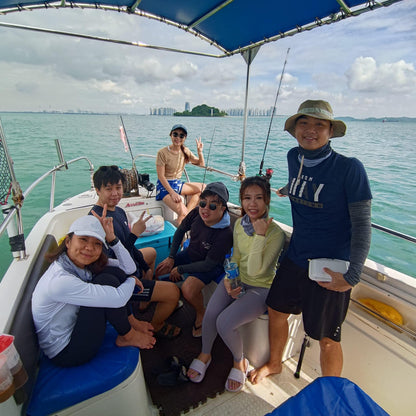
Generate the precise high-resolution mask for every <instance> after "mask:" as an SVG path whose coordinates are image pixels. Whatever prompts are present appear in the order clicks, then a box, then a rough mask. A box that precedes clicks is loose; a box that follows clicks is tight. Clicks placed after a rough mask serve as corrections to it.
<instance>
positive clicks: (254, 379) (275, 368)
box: [248, 362, 282, 384]
mask: <svg viewBox="0 0 416 416" xmlns="http://www.w3.org/2000/svg"><path fill="white" fill-rule="evenodd" d="M281 372H282V363H279V364H277V365H275V364H272V363H269V362H267V363H266V364H264V365H262V366H261V367H260V368H255V369H254V370H251V371H250V373H249V375H248V379H249V380H250V381H251V383H252V384H257V383H259V382H260V381H262V380H263V379H264V378H265V377H267V376H270V375H271V374H280V373H281Z"/></svg>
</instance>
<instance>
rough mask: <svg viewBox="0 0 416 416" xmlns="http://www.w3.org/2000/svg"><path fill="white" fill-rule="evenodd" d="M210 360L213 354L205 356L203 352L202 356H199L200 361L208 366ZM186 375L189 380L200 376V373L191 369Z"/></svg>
mask: <svg viewBox="0 0 416 416" xmlns="http://www.w3.org/2000/svg"><path fill="white" fill-rule="evenodd" d="M210 359H211V354H204V353H203V352H201V354H199V355H198V360H199V361H202V362H203V363H204V364H206V363H207V362H208V361H209V360H210ZM186 375H187V376H188V377H189V378H194V377H197V376H199V373H198V371H196V370H193V369H192V368H190V369H189V370H188V372H187V373H186Z"/></svg>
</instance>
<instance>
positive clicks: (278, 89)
mask: <svg viewBox="0 0 416 416" xmlns="http://www.w3.org/2000/svg"><path fill="white" fill-rule="evenodd" d="M289 51H290V48H287V52H286V59H285V63H284V64H283V69H282V74H281V75H280V81H279V87H278V88H277V92H276V98H275V100H274V106H273V111H272V117H271V118H270V124H269V131H268V132H267V138H266V143H265V144H264V151H263V158H262V160H261V162H260V168H259V176H263V165H264V157H265V155H266V149H267V144H268V143H269V136H270V130H271V128H272V122H273V117H274V114H275V112H276V103H277V99H278V97H279V94H280V87H281V85H282V80H283V75H284V74H285V68H286V63H287V57H288V55H289Z"/></svg>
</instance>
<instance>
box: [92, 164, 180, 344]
mask: <svg viewBox="0 0 416 416" xmlns="http://www.w3.org/2000/svg"><path fill="white" fill-rule="evenodd" d="M124 180H125V178H124V175H123V173H122V172H121V171H120V169H119V168H118V167H117V166H114V165H113V166H101V167H100V168H98V170H97V171H96V172H95V173H94V176H93V182H94V187H95V190H96V192H97V195H98V201H97V203H96V205H94V206H93V208H92V210H91V211H94V212H96V213H97V214H98V215H102V212H103V207H104V205H107V217H111V218H113V224H114V233H115V235H116V237H117V238H118V239H120V241H121V242H122V243H123V245H124V246H125V247H126V249H127V250H128V251H129V253H130V254H131V256H132V258H133V260H134V262H135V263H136V267H137V270H136V276H138V277H139V278H140V279H141V282H142V283H143V286H144V290H143V292H142V293H139V294H136V295H135V299H136V300H140V301H142V302H157V305H156V309H155V313H154V315H153V318H152V321H151V324H152V329H153V330H154V332H155V336H156V337H166V338H173V337H176V336H178V335H179V333H180V331H181V329H180V328H179V327H177V326H175V325H173V324H168V323H167V322H166V321H165V320H166V319H167V318H168V317H169V316H170V315H171V314H172V312H173V311H174V310H175V308H176V306H177V304H178V300H179V296H180V291H179V289H178V288H177V287H176V285H175V284H174V283H171V282H159V281H157V282H156V281H154V280H152V278H153V268H154V262H155V259H156V251H155V249H154V248H152V247H146V248H145V249H143V253H142V252H141V251H140V250H138V249H137V248H136V247H135V246H134V243H135V241H136V239H137V238H138V236H139V235H140V234H141V233H142V232H143V231H144V230H145V228H146V227H145V222H146V220H145V219H143V215H142V217H141V218H140V219H139V221H137V222H136V223H135V224H134V225H133V227H132V230H130V229H129V226H128V221H127V215H126V213H125V211H124V210H123V209H122V208H120V207H118V206H117V205H118V203H119V202H120V200H121V198H122V196H123V182H124ZM110 248H111V247H110ZM108 254H109V257H112V253H111V251H109V253H108ZM148 263H151V264H152V263H153V268H152V267H149V265H148ZM121 278H122V277H121Z"/></svg>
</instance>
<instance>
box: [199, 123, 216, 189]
mask: <svg viewBox="0 0 416 416" xmlns="http://www.w3.org/2000/svg"><path fill="white" fill-rule="evenodd" d="M216 128H217V127H214V131H213V132H212V138H211V143H210V145H209V149H208V156H207V163H205V172H204V179H203V180H202V183H205V176H206V174H207V169H208V163H209V155H210V154H211V147H212V143H213V142H214V136H215V129H216Z"/></svg>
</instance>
